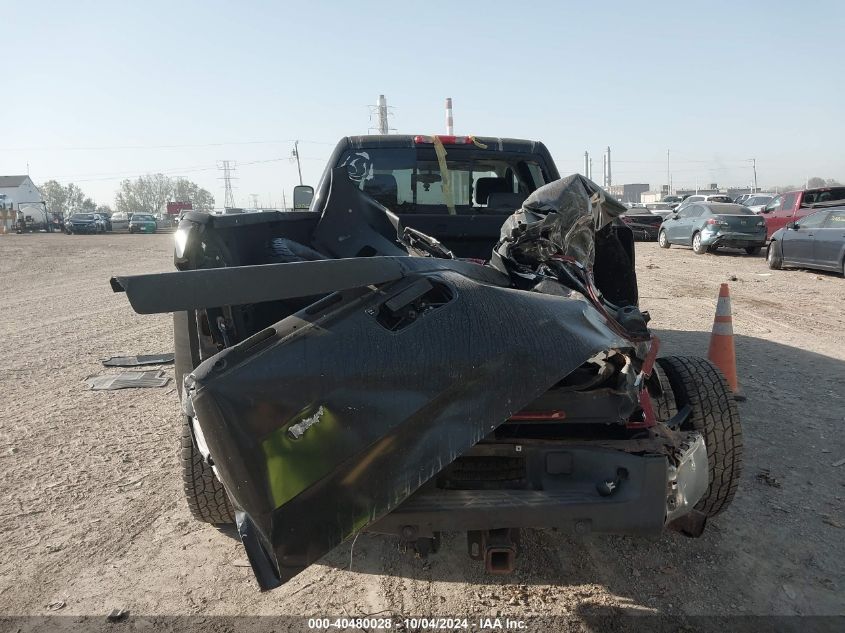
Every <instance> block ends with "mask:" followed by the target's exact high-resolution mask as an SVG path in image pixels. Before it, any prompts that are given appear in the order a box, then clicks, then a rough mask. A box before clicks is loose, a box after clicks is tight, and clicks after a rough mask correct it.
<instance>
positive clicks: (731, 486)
mask: <svg viewBox="0 0 845 633" xmlns="http://www.w3.org/2000/svg"><path fill="white" fill-rule="evenodd" d="M657 363H658V365H659V366H660V368H661V369H662V370H663V371H664V372H665V374H666V376H667V378H668V380H669V383H670V384H671V385H672V391H673V393H674V395H675V400H676V405H677V407H678V409H682V408H683V407H684V406H686V405H690V407H691V409H692V412H691V413H690V416H689V417H688V418H687V420H686V422H685V423H684V425H683V426H682V428H684V429H686V430H695V431H699V432H700V433H701V434H702V435H703V436H704V442H705V444H706V446H707V462H708V464H707V465H708V477H709V481H710V485H709V486H708V489H707V493H706V494H705V496H704V497H703V498H702V499H701V500H700V501H699V502H698V504H696V509H697V510H699V511H701V512H703V513H704V514H706V515H707V516H710V517H712V516H716V515H717V514H719V513H721V512H723V511H724V510H725V509H727V507H728V506H729V505H730V503H731V501H733V498H734V496H735V495H736V491H737V487H738V486H739V480H740V476H741V474H742V453H743V441H742V427H741V426H740V420H739V411H738V410H737V406H736V402H735V401H734V397H733V393H731V390H730V388H729V387H728V383H727V381H726V380H725V377H724V376H723V375H722V372H721V371H719V369H718V368H717V367H716V366H715V365H714V364H713V363H711V362H710V361H709V360H707V359H704V358H698V357H694V356H667V357H663V358H658V359H657Z"/></svg>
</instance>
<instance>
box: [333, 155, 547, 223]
mask: <svg viewBox="0 0 845 633" xmlns="http://www.w3.org/2000/svg"><path fill="white" fill-rule="evenodd" d="M445 164H446V172H447V173H446V175H445V176H446V177H445V178H444V173H443V171H442V170H441V164H440V161H439V160H438V158H437V155H436V154H435V150H434V149H433V148H432V147H424V148H413V147H403V148H381V149H366V150H350V151H348V152H346V154H344V155H343V157H342V158H341V160H340V165H341V166H346V168H347V171H348V173H349V178H350V180H352V181H353V182H354V183H355V184H356V185H357V186H358V187H359V188H360V189H362V190H363V191H364V192H366V193H367V194H369V195H370V196H372V197H373V198H375V199H376V200H378V201H379V202H380V203H381V204H383V205H384V206H385V207H387V208H388V209H390V210H392V211H394V212H396V213H420V214H442V213H450V212H451V210H450V209H449V207H450V206H452V205H453V206H454V211H455V213H457V214H475V213H491V212H492V213H511V212H513V211H514V210H516V209H518V208H519V207H520V206H521V205H522V202H523V201H524V200H525V199H526V198H527V197H528V195H529V194H531V193H532V192H533V191H535V190H536V189H538V188H539V187H541V186H542V185H544V184H546V182H547V181H548V178H547V175H546V174H545V173H544V171H543V169H542V167H541V165H540V164H539V163H537V162H536V161H535V160H530V159H529V158H528V157H526V156H521V155H519V154H508V153H503V152H495V153H493V152H489V151H484V150H480V149H477V150H467V149H456V148H453V147H450V146H446V160H445ZM444 183H445V185H446V186H445V187H444ZM447 197H451V200H450V201H447ZM450 202H451V205H450Z"/></svg>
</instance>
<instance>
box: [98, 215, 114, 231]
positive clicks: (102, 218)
mask: <svg viewBox="0 0 845 633" xmlns="http://www.w3.org/2000/svg"><path fill="white" fill-rule="evenodd" d="M94 215H96V216H97V218H98V219H99V220H100V221H101V222H102V223H103V226H104V227H105V230H106V231H111V230H112V223H111V216H110V215H109V214H108V213H95V214H94Z"/></svg>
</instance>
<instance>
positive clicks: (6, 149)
mask: <svg viewBox="0 0 845 633" xmlns="http://www.w3.org/2000/svg"><path fill="white" fill-rule="evenodd" d="M296 140H297V139H293V138H289V139H282V140H280V141H221V142H217V143H184V144H170V145H92V146H56V147H0V151H4V152H41V151H45V152H47V151H49V152H63V151H68V152H69V151H86V152H87V151H101V150H136V149H182V148H191V147H224V146H227V145H284V144H287V143H293V142H294V141H296ZM299 142H300V143H308V144H312V145H332V146H334V145H336V144H337V143H329V142H327V141H303V140H301V139H300V140H299Z"/></svg>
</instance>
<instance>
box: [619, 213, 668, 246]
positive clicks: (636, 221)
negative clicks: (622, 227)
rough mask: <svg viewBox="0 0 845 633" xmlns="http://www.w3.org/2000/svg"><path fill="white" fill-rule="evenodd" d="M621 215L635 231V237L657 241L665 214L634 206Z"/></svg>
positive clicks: (644, 240)
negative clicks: (656, 213) (661, 214)
mask: <svg viewBox="0 0 845 633" xmlns="http://www.w3.org/2000/svg"><path fill="white" fill-rule="evenodd" d="M670 213H671V211H670ZM619 217H620V218H621V219H622V221H623V222H624V223H625V224H627V225H628V228H629V229H631V231H632V232H633V233H634V239H635V240H639V241H643V242H653V241H655V240H656V239H657V232H658V231H659V230H660V223H661V222H663V216H660V215H655V214H654V213H652V212H651V211H649V210H648V208H646V207H633V208H632V209H628V210H627V211H626V212H625V213H623V214H622V215H620V216H619Z"/></svg>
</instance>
